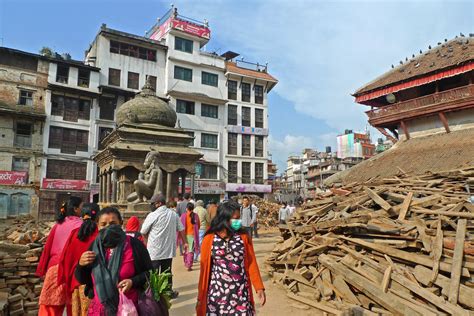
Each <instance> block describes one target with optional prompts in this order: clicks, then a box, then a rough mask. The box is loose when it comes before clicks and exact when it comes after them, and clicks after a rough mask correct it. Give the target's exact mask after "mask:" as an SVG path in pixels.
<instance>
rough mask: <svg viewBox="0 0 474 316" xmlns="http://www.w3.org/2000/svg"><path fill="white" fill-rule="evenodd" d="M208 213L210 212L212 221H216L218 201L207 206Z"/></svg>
mask: <svg viewBox="0 0 474 316" xmlns="http://www.w3.org/2000/svg"><path fill="white" fill-rule="evenodd" d="M207 211H208V213H209V217H210V219H211V221H212V220H213V219H214V217H216V214H217V203H216V201H214V200H211V201H209V204H208V205H207ZM209 223H210V222H209Z"/></svg>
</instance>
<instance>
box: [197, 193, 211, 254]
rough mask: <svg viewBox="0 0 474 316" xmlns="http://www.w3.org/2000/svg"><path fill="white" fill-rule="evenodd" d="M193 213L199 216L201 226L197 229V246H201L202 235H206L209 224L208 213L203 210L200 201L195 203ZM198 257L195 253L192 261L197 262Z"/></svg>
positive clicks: (202, 203) (202, 204)
mask: <svg viewBox="0 0 474 316" xmlns="http://www.w3.org/2000/svg"><path fill="white" fill-rule="evenodd" d="M194 212H195V213H196V214H197V215H198V216H199V222H200V223H201V226H200V227H199V245H202V239H203V238H204V234H206V231H207V228H208V227H209V224H211V217H210V215H209V212H208V211H207V210H206V209H205V208H204V202H203V201H202V200H199V201H197V202H196V207H195V208H194ZM199 255H200V254H199V253H197V254H196V256H195V258H194V259H195V260H197V259H198V257H199Z"/></svg>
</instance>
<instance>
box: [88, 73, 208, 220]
mask: <svg viewBox="0 0 474 316" xmlns="http://www.w3.org/2000/svg"><path fill="white" fill-rule="evenodd" d="M116 120H117V122H116V123H117V124H116V128H115V129H114V130H113V131H112V132H111V133H110V134H109V135H107V137H105V138H104V140H103V141H102V145H103V147H104V149H103V150H102V151H100V152H99V153H98V154H96V155H95V156H94V157H93V159H94V161H96V162H97V165H98V167H99V179H100V180H99V183H100V190H99V203H100V204H101V206H102V207H104V206H110V205H113V206H117V207H119V208H120V209H121V210H124V209H125V208H127V211H128V212H145V211H146V212H148V211H149V203H148V202H147V200H149V199H150V198H151V196H152V195H153V194H155V193H163V194H165V195H166V197H167V199H168V200H169V199H171V198H173V197H175V196H177V194H178V185H179V183H180V182H181V185H182V186H183V188H182V189H183V191H182V192H184V185H185V183H186V181H185V180H186V175H187V174H189V173H194V170H195V163H196V162H197V161H198V160H199V159H200V158H201V157H202V155H201V154H200V153H199V152H197V151H196V150H194V149H192V148H190V147H189V144H190V142H191V141H192V139H193V137H192V136H189V135H188V134H187V133H186V132H185V131H184V130H182V129H181V128H176V127H175V126H176V121H177V116H176V112H175V111H174V109H173V108H172V107H171V106H170V105H169V104H168V103H167V102H166V101H164V100H163V99H160V98H159V97H157V96H156V93H155V90H154V89H153V88H152V86H151V85H150V84H149V83H148V82H147V83H146V84H145V85H144V86H143V88H142V91H141V92H140V93H138V94H137V95H136V97H135V98H134V99H132V100H130V101H127V102H125V103H124V104H123V105H122V106H121V107H120V108H119V109H118V110H117V115H116ZM180 178H181V181H180ZM127 205H128V207H127ZM129 215H130V214H129ZM134 215H137V214H134ZM138 215H140V214H138ZM141 215H143V214H141Z"/></svg>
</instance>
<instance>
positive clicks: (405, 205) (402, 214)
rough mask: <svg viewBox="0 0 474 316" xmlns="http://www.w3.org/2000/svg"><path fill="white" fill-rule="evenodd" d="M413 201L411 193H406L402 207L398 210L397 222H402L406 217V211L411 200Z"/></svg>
mask: <svg viewBox="0 0 474 316" xmlns="http://www.w3.org/2000/svg"><path fill="white" fill-rule="evenodd" d="M412 199H413V192H408V195H407V196H406V198H405V200H403V203H402V206H401V208H400V213H399V214H398V219H399V220H404V219H405V216H406V215H407V212H408V209H409V208H410V203H411V200H412Z"/></svg>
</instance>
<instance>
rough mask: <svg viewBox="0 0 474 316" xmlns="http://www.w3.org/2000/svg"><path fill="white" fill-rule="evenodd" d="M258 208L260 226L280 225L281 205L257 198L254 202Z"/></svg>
mask: <svg viewBox="0 0 474 316" xmlns="http://www.w3.org/2000/svg"><path fill="white" fill-rule="evenodd" d="M252 203H254V204H255V206H256V207H257V208H258V213H257V215H258V225H259V226H263V227H267V228H270V227H276V226H277V225H278V212H279V210H280V205H278V204H277V203H273V202H270V201H267V200H265V199H262V198H255V199H253V202H252Z"/></svg>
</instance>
